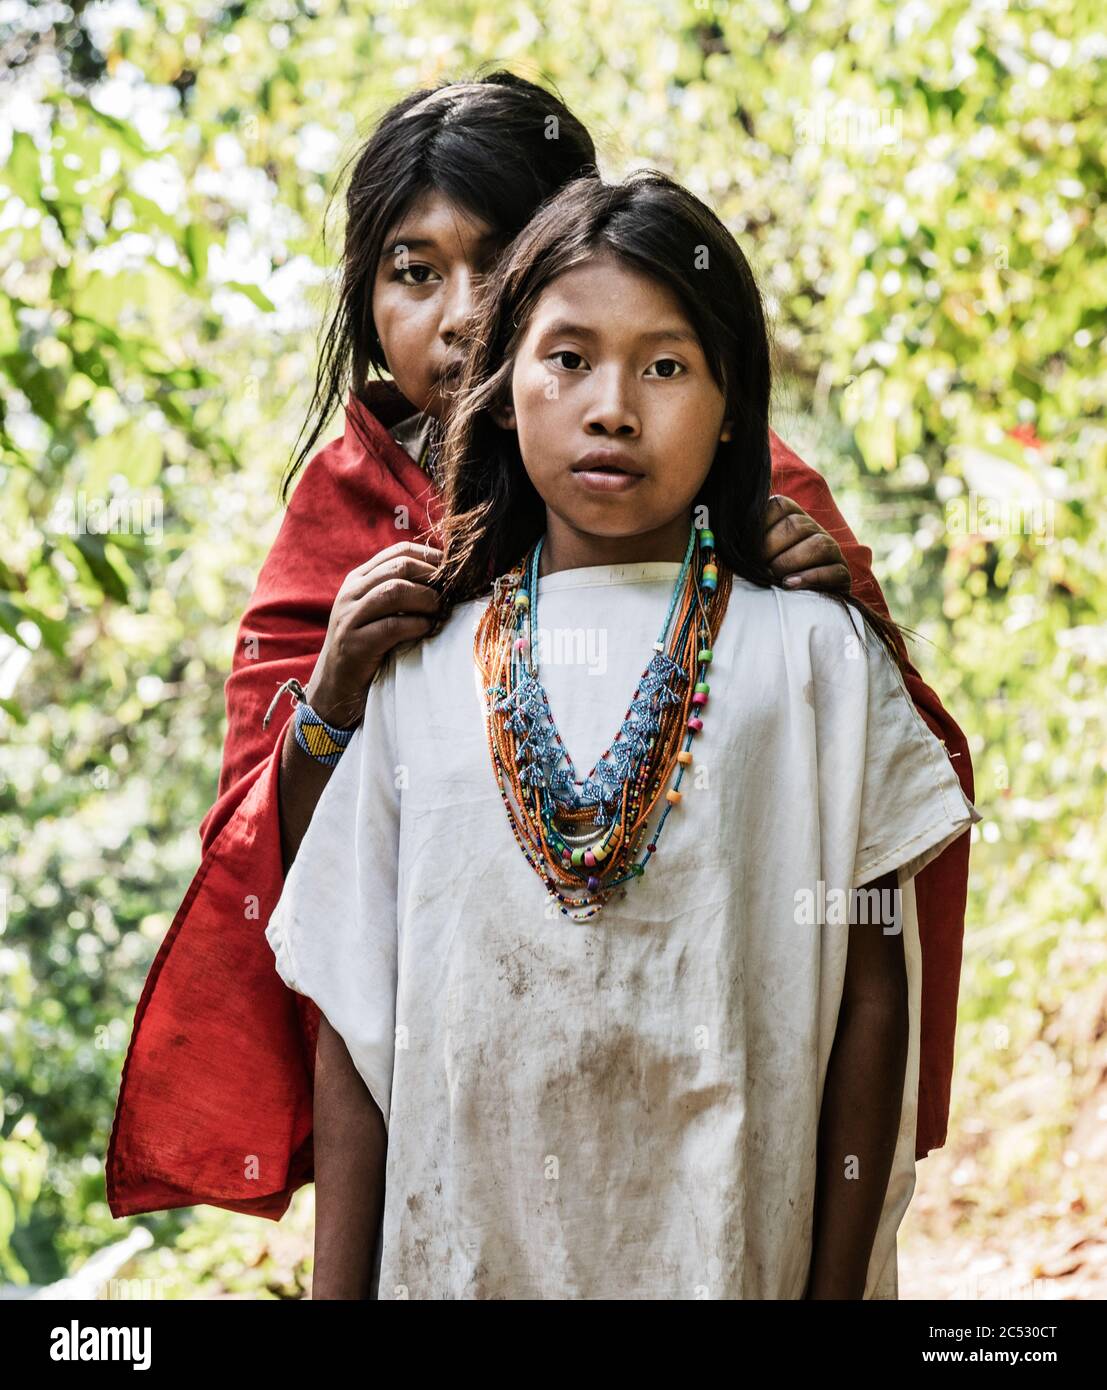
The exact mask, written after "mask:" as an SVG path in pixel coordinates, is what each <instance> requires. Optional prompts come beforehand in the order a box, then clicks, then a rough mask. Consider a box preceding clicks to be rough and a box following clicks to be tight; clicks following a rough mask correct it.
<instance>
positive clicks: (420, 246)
mask: <svg viewBox="0 0 1107 1390" xmlns="http://www.w3.org/2000/svg"><path fill="white" fill-rule="evenodd" d="M500 245H501V238H500V236H499V233H498V232H496V231H495V229H494V228H492V227H490V226H489V225H488V223H487V222H484V221H482V220H481V219H480V218H478V217H474V216H473V215H472V214H471V213H469V212H466V211H465V210H464V209H463V208H460V207H459V206H458V205H457V204H456V203H452V202H450V200H449V199H448V198H446V197H445V195H444V194H442V193H439V192H436V191H433V190H432V191H430V192H428V193H425V194H424V195H423V196H422V197H421V198H419V199H418V200H417V201H416V202H415V203H413V204H412V206H411V207H410V208H409V209H408V211H407V212H406V213H405V214H404V216H403V217H402V218H401V219H400V220H399V222H398V223H397V224H396V226H395V227H394V228H392V230H391V232H390V233H389V235H388V236H387V237H386V239H385V243H384V249H383V253H382V255H381V260H380V264H379V265H378V267H377V274H376V279H375V280H374V283H373V301H372V307H373V322H374V323H375V324H376V328H377V333H378V334H379V336H380V340H381V347H382V348H383V350H384V356H385V361H386V362H387V363H388V370H389V371H390V372H391V373H392V376H393V378H394V380H395V382H396V385H397V387H398V388H399V390H400V391H401V392H402V394H403V395H404V396H405V397H406V398H407V399H408V400H409V401H410V402H411V404H412V405H413V406H415V408H416V409H417V410H425V411H426V412H427V413H428V414H430V415H434V416H437V417H438V418H439V419H442V418H443V416H444V414H445V412H446V410H447V409H448V406H449V404H450V400H449V397H448V395H446V394H445V393H446V392H447V391H448V389H449V388H450V387H451V386H453V385H456V382H457V373H458V368H459V366H460V363H461V345H462V339H461V335H462V332H463V329H464V325H465V322H466V320H467V318H468V317H469V314H470V313H471V312H472V310H473V307H474V300H475V295H476V293H477V291H478V289H479V286H480V282H481V280H482V279H483V276H484V274H485V272H486V271H487V270H488V269H489V267H490V265H491V262H492V260H493V258H494V257H495V254H496V252H497V251H498V250H499V249H500Z"/></svg>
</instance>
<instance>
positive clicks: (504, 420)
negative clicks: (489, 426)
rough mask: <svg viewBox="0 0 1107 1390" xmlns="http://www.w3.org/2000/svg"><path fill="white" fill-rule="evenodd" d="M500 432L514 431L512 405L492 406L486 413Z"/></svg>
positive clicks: (513, 408)
mask: <svg viewBox="0 0 1107 1390" xmlns="http://www.w3.org/2000/svg"><path fill="white" fill-rule="evenodd" d="M488 413H489V414H490V415H491V416H492V418H493V420H495V422H496V424H497V425H499V427H500V429H502V430H513V429H516V428H517V426H516V423H515V407H514V406H513V405H494V406H493V407H492V409H491V410H490V411H489V412H488Z"/></svg>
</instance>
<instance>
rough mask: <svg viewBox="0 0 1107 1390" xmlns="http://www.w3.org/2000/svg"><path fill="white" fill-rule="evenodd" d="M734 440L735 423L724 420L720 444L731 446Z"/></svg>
mask: <svg viewBox="0 0 1107 1390" xmlns="http://www.w3.org/2000/svg"><path fill="white" fill-rule="evenodd" d="M733 438H734V421H733V420H724V421H723V427H722V429H721V430H720V431H719V443H720V444H729V443H730V441H731V440H732V439H733Z"/></svg>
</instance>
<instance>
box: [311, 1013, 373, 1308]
mask: <svg viewBox="0 0 1107 1390" xmlns="http://www.w3.org/2000/svg"><path fill="white" fill-rule="evenodd" d="M313 1118H314V1128H315V1138H314V1145H315V1273H314V1275H313V1277H312V1286H311V1296H312V1299H313V1300H315V1299H321V1298H322V1299H328V1298H329V1299H367V1298H368V1297H369V1287H370V1283H371V1281H372V1275H373V1256H374V1254H375V1252H376V1248H377V1239H378V1236H379V1234H380V1223H381V1214H382V1212H383V1209H384V1173H385V1158H386V1155H387V1150H388V1137H387V1132H386V1130H385V1127H384V1120H383V1118H382V1116H381V1112H380V1110H379V1109H378V1108H377V1103H376V1101H375V1100H374V1099H373V1097H372V1096H371V1095H370V1094H369V1089H368V1087H367V1086H366V1085H365V1082H364V1081H362V1079H361V1076H360V1074H359V1073H358V1070H357V1068H356V1067H355V1066H354V1064H353V1062H352V1061H351V1060H350V1054H349V1051H348V1050H347V1047H346V1044H345V1043H344V1042H343V1041H342V1038H341V1037H340V1036H339V1035H338V1033H336V1032H335V1031H334V1029H333V1028H332V1027H331V1026H330V1024H329V1023H328V1022H327V1020H326V1019H325V1018H320V1020H319V1043H318V1046H317V1048H316V1053H315V1111H314V1117H313Z"/></svg>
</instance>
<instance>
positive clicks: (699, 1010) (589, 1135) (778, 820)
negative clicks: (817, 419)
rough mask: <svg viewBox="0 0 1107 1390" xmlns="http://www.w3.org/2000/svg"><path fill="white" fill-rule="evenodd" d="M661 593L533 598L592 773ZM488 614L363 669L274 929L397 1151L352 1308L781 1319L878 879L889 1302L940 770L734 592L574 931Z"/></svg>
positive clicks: (653, 572)
mask: <svg viewBox="0 0 1107 1390" xmlns="http://www.w3.org/2000/svg"><path fill="white" fill-rule="evenodd" d="M679 570H680V566H679V564H677V563H675V562H650V563H644V564H618V565H602V566H596V567H590V568H585V569H574V570H566V571H561V572H559V573H556V574H553V575H551V576H549V577H547V578H544V579H541V580H540V581H539V590H538V614H537V618H538V624H537V625H538V640H539V643H540V649H539V659H540V675H541V678H542V680H543V682H544V683H545V686H546V689H547V691H548V694H549V698H550V705H551V709H552V711H553V716H554V719H555V720H556V722H557V726H558V729H559V731H560V733H561V736H562V738H563V740H564V742H565V744H566V746H567V747H568V749H569V751H570V753H571V755H572V757H573V760H574V763H575V766H576V769H577V775H578V776H580V777H582V778H583V777H584V776H585V775H586V774H587V772H588V771H589V770H590V769H591V768H592V767H593V765H594V763H595V762H596V760H597V759H598V758H599V756H600V755H601V754H602V753H603V752H604V751H605V750H606V748H608V747H609V746H610V744H611V743H612V742H613V741H614V738H615V735H616V733H617V731H618V728H619V726H620V724H621V723H622V721H623V719H624V717H625V715H626V711H627V707H628V705H629V703H630V700H631V697H632V695H633V694H634V691H635V688H636V686H637V683H638V681H639V679H640V678H641V676H642V674H643V672H644V670H645V667H646V665H647V663H648V661H649V659H650V657H651V655H652V645H653V643H654V642H655V641H656V640H657V639H658V636H659V630H660V627H661V624H662V622H663V621H664V616H665V613H666V611H667V608H668V605H669V601H670V597H671V595H672V590H673V585H674V583H675V581H676V578H677V575H678V573H679ZM485 606H486V600H483V599H482V600H478V601H474V602H470V603H466V604H464V605H461V606H460V607H458V608H457V609H455V610H454V612H453V613H452V614H451V615H450V618H449V619H448V621H447V623H446V625H445V626H444V628H443V629H442V631H441V632H439V633H438V634H437V635H436V636H435V637H433V638H432V639H430V640H429V641H426V642H424V643H422V645H420V646H418V647H415V648H412V649H409V650H407V651H405V652H403V653H402V654H401V655H399V656H398V657H395V658H394V659H392V660H390V661H389V662H388V663H386V665H385V667H384V668H383V669H382V671H381V672H380V673H379V674H378V676H377V678H376V680H375V681H374V683H373V685H372V686H371V687H370V690H369V694H368V699H367V702H366V707H365V719H364V722H363V724H362V725H361V726H360V727H359V729H358V731H357V733H356V734H355V736H354V738H353V741H352V742H351V743H350V745H349V747H348V749H347V751H346V753H345V754H344V756H343V758H342V760H341V762H340V763H339V765H338V767H337V768H336V770H335V772H334V774H333V775H332V778H331V781H330V783H329V784H328V786H327V789H326V791H325V792H324V794H323V796H322V798H321V800H320V802H319V805H318V807H317V809H316V811H315V814H314V816H313V818H312V821H311V824H310V826H309V829H308V831H307V834H306V836H305V838H304V841H303V844H302V846H301V848H300V851H299V853H298V855H297V858H296V860H295V862H294V864H293V866H292V869H291V871H290V873H289V875H288V878H287V880H286V884H285V889H284V893H283V895H282V897H281V899H280V902H279V904H278V906H277V908H276V910H275V911H274V914H273V916H272V917H271V919H270V921H269V924H268V927H267V931H266V936H267V938H268V940H269V943H270V945H271V946H272V948H273V951H274V953H275V957H276V964H277V969H278V971H279V973H280V975H281V978H282V979H283V980H284V981H285V982H286V983H287V984H288V985H289V986H290V987H291V988H292V989H294V990H296V991H298V992H300V993H302V994H305V995H308V996H309V997H311V998H312V999H313V1000H314V1001H315V1002H316V1003H317V1004H318V1006H319V1008H320V1009H321V1011H322V1012H323V1014H324V1015H325V1017H326V1018H327V1019H328V1020H329V1022H330V1023H331V1025H332V1026H333V1027H334V1028H335V1030H336V1031H337V1032H338V1033H339V1034H340V1035H341V1036H342V1037H343V1039H344V1040H345V1042H346V1045H347V1047H348V1049H349V1051H350V1055H351V1058H352V1060H353V1062H354V1064H355V1066H356V1067H357V1070H358V1072H359V1073H360V1075H361V1076H362V1078H363V1079H364V1081H365V1084H366V1086H367V1087H368V1089H369V1091H370V1092H371V1094H372V1095H373V1097H374V1098H375V1099H376V1101H377V1104H378V1105H379V1106H380V1109H381V1113H382V1115H383V1116H384V1117H385V1121H386V1124H387V1127H388V1157H387V1167H386V1176H385V1205H384V1214H383V1221H382V1226H381V1235H380V1241H379V1243H378V1246H377V1249H376V1251H375V1259H374V1264H375V1273H374V1279H373V1297H375V1298H387V1299H393V1298H437V1299H469V1298H497V1299H532V1298H535V1299H739V1298H741V1299H796V1298H800V1297H801V1296H802V1294H803V1291H804V1287H805V1284H806V1280H807V1276H808V1271H809V1266H810V1259H811V1242H812V1213H813V1199H814V1190H815V1177H816V1139H817V1129H818V1118H819V1106H820V1101H821V1097H822V1091H823V1084H824V1080H825V1076H826V1070H827V1064H828V1061H829V1059H830V1053H831V1048H832V1046H833V1043H834V1036H835V1026H836V1022H837V1017H838V1010H839V1005H840V1002H841V998H842V990H843V980H844V974H845V967H846V952H847V945H848V930H849V929H848V926H847V925H845V921H846V915H845V912H846V909H845V907H844V904H845V900H846V895H847V893H848V890H849V889H850V887H851V886H853V885H861V884H864V883H868V882H870V881H872V880H873V879H875V878H878V877H879V876H881V875H883V874H885V873H888V872H890V871H892V870H898V871H899V876H900V881H901V883H903V884H904V885H905V890H906V891H905V892H904V895H903V897H904V902H903V930H904V951H905V958H906V965H907V975H908V992H909V1009H910V1043H909V1055H908V1061H907V1073H906V1078H905V1087H904V1100H903V1107H902V1117H901V1122H900V1130H899V1138H898V1141H897V1147H896V1153H895V1160H894V1167H893V1171H892V1174H891V1178H890V1181H889V1184H888V1191H887V1196H886V1199H885V1203H884V1209H883V1212H882V1216H881V1222H880V1227H879V1231H878V1233H877V1237H876V1241H875V1245H874V1249H873V1253H872V1258H871V1261H870V1265H869V1272H868V1281H867V1285H866V1290H865V1297H867V1298H895V1297H897V1295H898V1286H897V1270H896V1231H897V1228H898V1226H899V1224H900V1220H901V1218H902V1216H903V1214H904V1211H905V1210H906V1207H907V1204H908V1202H909V1201H910V1198H911V1194H912V1192H913V1190H914V1184H915V1162H914V1147H915V1115H916V1103H917V1089H918V1070H919V1007H920V995H919V990H920V952H919V940H918V926H917V921H916V917H915V912H914V894H913V891H912V890H911V887H910V883H909V879H910V877H911V876H912V875H913V874H914V873H916V872H917V871H918V870H919V869H920V868H921V867H922V866H923V865H924V864H925V863H927V862H929V860H931V859H932V858H933V857H934V856H935V855H936V854H938V853H939V852H940V851H941V849H942V848H943V847H944V846H945V845H947V844H948V843H949V842H950V841H951V840H952V839H954V838H956V837H957V836H958V835H960V834H962V833H964V831H965V830H966V829H967V828H968V826H969V825H970V823H971V822H972V821H975V820H979V819H980V816H979V814H978V813H977V812H976V811H975V810H974V809H973V807H972V806H971V804H970V803H969V802H968V801H967V800H966V798H965V796H964V795H963V793H962V791H961V787H960V784H959V782H958V779H957V777H956V775H955V773H954V770H953V767H952V765H951V763H950V761H949V758H948V757H947V755H946V753H945V750H944V749H943V747H942V745H941V744H940V743H939V741H938V740H937V739H936V738H935V737H934V736H933V734H932V733H931V732H930V731H929V730H928V729H927V727H926V725H925V724H924V723H923V721H922V719H921V718H920V717H919V715H918V714H917V713H916V711H915V709H914V706H913V705H912V703H911V701H910V698H909V697H908V695H907V693H906V690H905V689H904V687H903V684H902V681H901V679H900V677H899V674H898V672H897V671H896V670H895V667H894V666H893V664H892V663H891V661H890V660H889V659H888V657H887V655H886V654H885V653H884V651H883V649H882V648H881V646H880V644H879V643H878V642H877V641H876V640H875V639H874V638H871V637H869V638H867V639H863V640H859V637H858V632H857V630H855V627H854V625H853V622H852V621H851V618H850V616H849V615H848V614H847V612H846V611H845V610H844V609H843V607H842V606H841V605H840V604H838V603H836V602H835V601H834V600H832V599H830V598H827V597H825V596H823V595H818V594H812V593H792V592H785V591H782V590H779V589H770V590H763V589H759V588H757V587H756V586H754V585H752V584H748V583H746V582H744V581H741V580H735V582H734V587H733V592H732V594H731V597H730V603H729V608H728V610H727V613H726V616H725V619H724V621H723V623H722V627H721V630H720V633H719V636H718V639H717V640H716V642H715V646H714V660H713V662H712V663H711V667H710V671H709V674H708V680H709V683H710V686H711V694H710V698H709V701H708V703H707V705H706V707H705V712H704V728H703V731H702V732H701V733H700V734H699V735H698V736H697V737H696V739H695V740H694V742H693V745H692V748H693V754H694V759H695V761H694V764H693V766H692V767H691V768H689V769H687V770H686V772H685V775H684V778H683V781H682V783H681V790H682V792H683V801H682V803H681V804H680V805H679V806H677V807H676V808H675V809H674V810H673V811H672V812H671V813H670V815H669V817H668V820H667V821H666V824H665V828H664V830H663V832H662V835H661V838H660V841H659V842H658V852H657V853H656V854H655V855H654V856H652V857H651V859H650V862H649V865H648V867H647V869H646V872H645V874H644V875H643V876H642V878H641V879H640V880H639V881H638V882H637V883H633V884H630V885H628V888H627V892H626V896H625V898H623V899H622V900H614V901H611V902H609V903H607V904H606V905H605V906H604V907H603V909H602V910H601V912H600V913H599V915H598V916H597V917H595V918H594V919H593V920H591V921H588V922H584V923H573V922H571V921H569V920H568V919H567V918H566V917H564V916H563V915H562V914H561V913H560V912H559V911H558V907H557V904H556V903H555V902H553V901H552V900H551V899H550V898H549V897H548V895H547V892H546V889H545V886H544V885H543V883H542V881H541V879H540V878H539V877H538V875H537V873H536V872H535V871H534V869H532V868H531V866H530V865H529V864H528V863H527V861H526V859H525V858H524V856H523V853H522V851H521V850H520V848H519V847H518V845H517V844H516V841H515V838H514V836H513V834H512V829H511V825H510V822H509V819H508V814H507V810H506V808H505V805H504V802H503V800H502V799H501V795H500V791H499V790H498V787H497V783H496V780H495V777H494V774H493V769H492V762H491V756H490V753H489V749H488V739H487V732H486V715H485V706H486V697H485V695H484V693H483V690H482V686H481V680H480V677H479V674H478V672H477V669H476V666H475V663H474V659H473V635H474V630H475V627H476V624H477V622H478V620H479V618H480V615H481V614H482V612H483V611H484V608H485ZM856 621H857V626H858V628H860V626H861V624H860V619H857V620H856ZM543 658H544V659H543ZM681 689H683V687H681ZM661 804H662V805H663V804H664V799H662V803H661ZM660 810H661V806H660V805H659V807H658V808H657V810H656V811H655V819H654V820H653V821H652V822H651V837H652V828H653V827H654V826H655V825H656V817H657V816H658V815H660ZM873 929H874V930H879V927H874V928H873Z"/></svg>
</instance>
